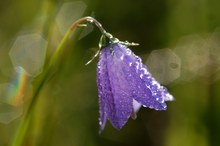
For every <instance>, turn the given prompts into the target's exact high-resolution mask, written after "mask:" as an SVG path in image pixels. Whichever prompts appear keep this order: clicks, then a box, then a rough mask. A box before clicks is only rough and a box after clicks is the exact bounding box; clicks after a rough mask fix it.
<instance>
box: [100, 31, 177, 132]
mask: <svg viewBox="0 0 220 146" xmlns="http://www.w3.org/2000/svg"><path fill="white" fill-rule="evenodd" d="M103 42H104V43H103ZM129 45H135V43H131V44H130V43H128V42H120V41H119V40H118V39H116V38H114V37H112V36H111V35H110V34H108V33H106V34H103V37H102V38H101V52H100V53H99V62H98V66H97V86H98V94H99V106H100V109H99V113H100V118H99V121H100V130H101V131H102V130H103V129H104V127H105V124H106V121H107V119H108V120H109V121H110V122H111V124H112V125H113V127H115V128H116V129H121V128H122V127H123V126H124V125H125V123H126V122H127V121H128V119H129V117H135V116H136V112H137V111H138V110H139V108H140V107H141V106H143V107H148V108H151V109H155V110H166V108H167V104H166V103H165V101H172V100H174V98H173V96H172V95H171V94H169V93H168V91H167V89H166V88H165V87H163V86H162V85H160V84H159V83H158V82H157V81H156V80H155V79H154V78H153V77H152V75H151V74H150V73H149V72H148V70H147V67H146V66H145V65H144V64H143V63H142V61H141V58H140V57H138V56H136V55H135V54H134V53H133V52H132V51H131V50H130V49H129V48H128V47H127V46H129ZM103 46H104V47H103Z"/></svg>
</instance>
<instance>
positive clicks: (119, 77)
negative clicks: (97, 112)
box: [103, 47, 133, 129]
mask: <svg viewBox="0 0 220 146" xmlns="http://www.w3.org/2000/svg"><path fill="white" fill-rule="evenodd" d="M105 50H107V51H106V53H107V55H106V56H107V68H108V75H109V81H110V85H111V89H112V94H113V99H114V103H113V104H112V103H111V104H110V109H111V110H110V111H111V112H109V113H108V117H109V120H110V122H111V123H112V125H113V126H114V127H115V128H117V129H120V128H121V127H122V126H124V124H125V123H126V122H127V120H128V119H129V117H130V115H131V113H132V106H133V102H132V101H133V99H132V98H131V93H130V92H129V91H130V90H129V86H128V80H127V78H126V76H125V73H124V71H123V68H124V67H123V65H124V64H123V63H122V61H121V59H120V58H119V57H118V55H119V54H118V53H121V52H119V51H118V50H115V49H114V48H113V49H110V48H108V47H107V48H104V49H103V51H105ZM111 50H112V51H111Z"/></svg>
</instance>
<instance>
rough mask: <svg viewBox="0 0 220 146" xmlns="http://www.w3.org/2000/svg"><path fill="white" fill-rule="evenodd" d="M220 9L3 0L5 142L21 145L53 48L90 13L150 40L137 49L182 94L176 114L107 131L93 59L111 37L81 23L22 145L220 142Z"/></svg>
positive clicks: (188, 2) (201, 4)
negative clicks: (24, 124)
mask: <svg viewBox="0 0 220 146" xmlns="http://www.w3.org/2000/svg"><path fill="white" fill-rule="evenodd" d="M219 6H220V1H218V0H197V1H192V0H178V1H174V0H166V1H161V0H154V1H153V0H139V1H134V0H111V1H110V0H84V1H65V0H44V1H43V0H38V1H36V0H20V1H17V0H8V1H3V0H1V1H0V21H1V23H0V146H9V145H12V143H14V138H15V135H16V133H17V132H18V131H19V128H18V127H19V124H20V123H21V122H22V120H23V119H24V115H25V114H24V113H26V111H27V108H28V105H29V104H30V102H31V100H32V96H33V91H34V90H36V89H37V86H38V84H37V83H38V81H39V80H40V79H41V74H42V73H43V72H44V71H45V69H44V68H46V65H47V63H48V60H49V58H50V57H51V54H52V53H53V52H54V50H55V49H56V47H57V46H58V44H59V42H60V40H61V38H62V36H63V35H64V32H65V31H66V30H67V28H68V27H69V26H70V25H71V23H73V22H74V21H75V20H77V19H78V18H80V17H83V16H87V15H90V16H94V17H95V18H96V19H97V20H98V21H100V22H101V23H102V25H103V26H104V28H105V29H106V30H107V31H108V32H110V33H111V34H113V35H114V36H115V37H117V38H119V39H120V40H122V41H124V40H128V41H130V42H132V41H133V42H138V43H140V44H141V45H140V46H138V47H132V50H133V51H134V52H135V53H136V54H137V55H139V56H141V57H142V59H143V62H144V63H146V64H147V65H148V67H149V70H150V71H151V72H152V74H153V76H155V77H156V78H157V79H158V80H159V81H160V82H161V83H162V84H165V85H166V87H168V89H169V91H170V93H172V94H173V96H174V97H175V99H176V100H175V101H174V102H169V103H168V109H167V110H166V111H154V110H151V109H147V108H141V110H140V111H139V113H138V118H137V119H136V120H132V119H129V121H128V123H127V124H126V125H125V126H124V127H123V128H122V129H121V130H120V131H118V130H116V129H114V128H113V127H112V126H111V125H110V123H109V122H108V123H107V125H106V128H105V130H104V132H103V133H102V134H98V131H99V124H98V117H99V112H98V110H99V107H98V93H97V87H96V64H97V59H95V60H94V61H93V62H92V63H91V64H90V65H88V66H85V65H84V64H85V63H86V62H87V61H88V60H89V59H90V58H91V57H92V55H93V54H94V53H95V51H96V50H97V48H98V41H99V38H100V35H101V34H100V32H99V31H98V29H97V28H95V27H92V26H88V28H84V29H83V28H79V29H77V30H76V31H74V33H73V35H72V37H71V38H70V40H69V41H68V43H67V44H66V45H65V48H64V51H63V53H62V54H61V55H60V61H59V62H57V63H56V64H55V66H54V67H53V69H52V70H51V73H50V74H49V76H48V78H47V81H46V82H45V85H44V86H43V88H42V90H41V92H40V94H39V98H38V99H37V100H36V101H35V104H34V108H33V112H31V120H30V125H29V127H27V131H26V133H25V134H24V137H23V142H22V145H24V146H41V145H42V146H43V145H45V146H61V145H63V146H195V145H198V146H217V145H220V142H219V138H220V99H219V96H220V80H219V79H220V74H219V69H220V57H219V56H220V29H219V28H218V27H219V26H220V11H219ZM164 48H166V49H164ZM167 48H169V49H167ZM44 62H46V64H45V66H44V67H43V64H44ZM18 66H22V67H23V68H24V69H25V70H26V72H27V73H28V75H27V74H25V73H24V72H23V70H19V69H18V68H17V67H18ZM15 68H17V70H15ZM9 85H10V86H9ZM9 88H10V89H11V90H9ZM9 98H10V99H9ZM15 98H16V99H15ZM15 100H16V102H12V101H15ZM17 100H18V101H17ZM20 131H22V129H20Z"/></svg>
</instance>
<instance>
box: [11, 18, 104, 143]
mask: <svg viewBox="0 0 220 146" xmlns="http://www.w3.org/2000/svg"><path fill="white" fill-rule="evenodd" d="M84 21H88V22H91V23H94V24H95V25H96V26H97V27H98V28H99V30H100V31H101V33H102V34H105V33H106V31H105V29H104V28H103V27H102V25H101V24H100V23H99V22H98V21H97V20H96V19H94V18H92V17H89V16H88V17H83V18H80V19H78V20H77V21H75V22H74V23H73V24H72V25H71V26H70V28H69V29H68V30H67V31H66V33H65V35H64V36H63V38H62V40H61V42H60V43H59V45H58V47H57V49H56V50H55V52H54V54H53V55H52V57H51V59H50V60H49V64H48V66H47V67H46V69H45V71H44V72H43V73H42V75H41V78H40V79H39V82H38V84H37V85H36V86H37V88H36V89H35V90H34V93H33V96H32V98H31V102H30V104H29V106H28V108H27V111H26V113H25V114H24V118H23V120H22V121H21V123H20V125H19V127H18V130H17V133H16V135H15V138H14V140H13V143H12V146H21V145H22V144H23V142H24V138H25V135H26V132H27V130H28V127H29V125H30V121H31V115H32V113H33V111H34V110H33V109H34V106H35V104H36V101H37V99H38V97H39V94H40V91H41V89H42V88H43V86H44V84H45V82H46V79H47V77H48V74H49V72H50V70H51V68H52V66H53V65H54V64H55V63H56V61H57V60H58V57H59V55H60V53H61V51H62V49H63V48H64V46H65V44H66V42H67V41H68V39H69V37H70V35H71V34H72V32H73V30H74V29H76V28H77V27H78V25H79V24H81V23H83V22H84Z"/></svg>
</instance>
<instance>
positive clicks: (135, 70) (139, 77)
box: [114, 44, 172, 110]
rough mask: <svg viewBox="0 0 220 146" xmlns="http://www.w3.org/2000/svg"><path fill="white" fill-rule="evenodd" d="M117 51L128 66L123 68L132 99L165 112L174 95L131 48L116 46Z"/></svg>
mask: <svg viewBox="0 0 220 146" xmlns="http://www.w3.org/2000/svg"><path fill="white" fill-rule="evenodd" d="M117 49H118V50H120V51H121V52H122V54H124V56H123V57H121V59H123V60H124V61H123V62H124V63H125V64H127V65H123V66H124V67H125V68H124V70H125V73H126V74H127V75H126V77H127V80H129V85H130V87H131V88H130V89H131V90H132V97H133V98H134V99H135V100H136V101H138V102H139V103H141V104H143V106H146V107H149V108H153V109H156V110H165V109H166V107H167V105H166V103H165V100H172V95H170V94H169V93H168V92H167V90H166V88H164V87H163V86H161V85H160V84H159V83H158V82H157V81H156V80H155V79H154V78H153V77H152V76H151V74H150V73H149V72H148V71H147V67H146V66H145V65H144V64H143V63H142V62H141V59H140V58H139V57H138V56H136V55H135V54H134V53H133V52H132V51H131V50H130V49H129V48H127V47H125V46H124V45H121V44H115V46H114V50H117ZM126 66H127V67H126Z"/></svg>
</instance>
